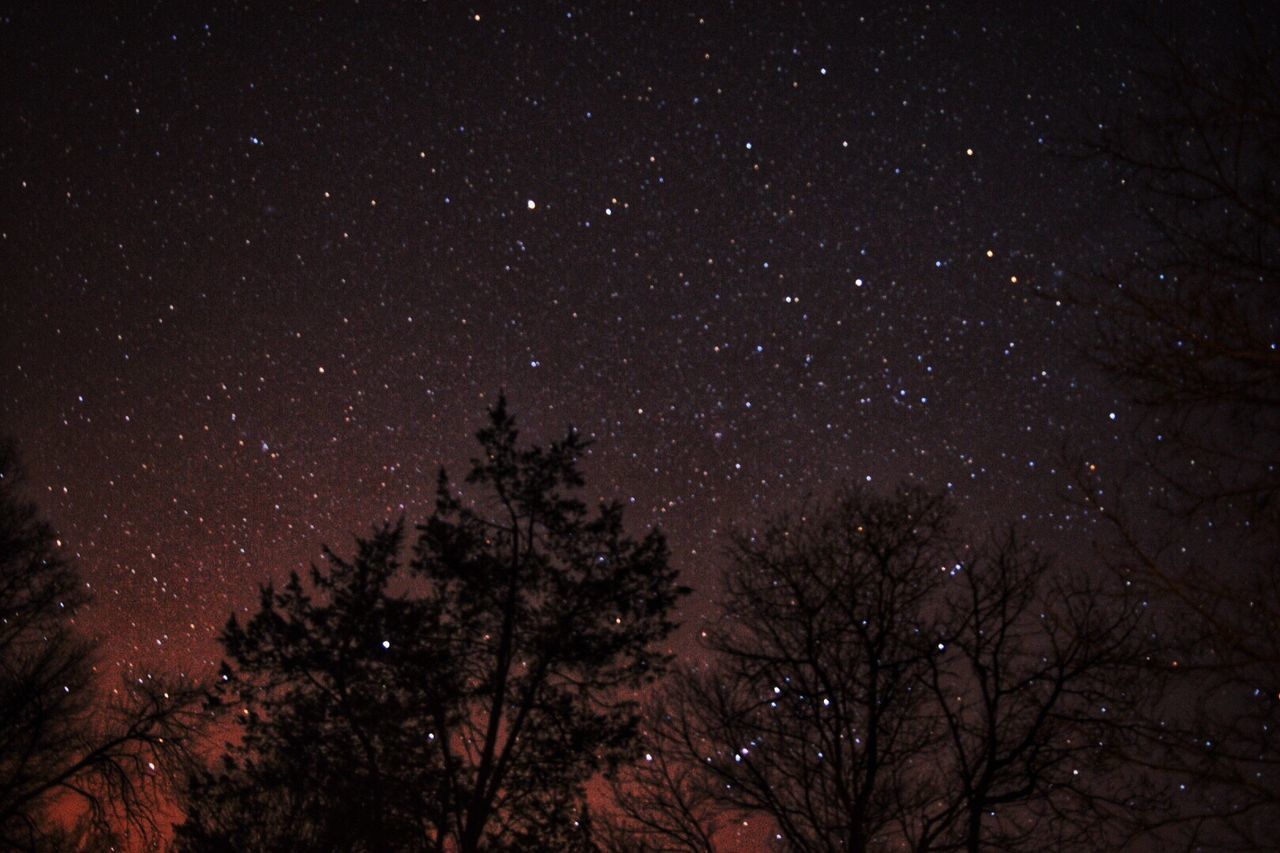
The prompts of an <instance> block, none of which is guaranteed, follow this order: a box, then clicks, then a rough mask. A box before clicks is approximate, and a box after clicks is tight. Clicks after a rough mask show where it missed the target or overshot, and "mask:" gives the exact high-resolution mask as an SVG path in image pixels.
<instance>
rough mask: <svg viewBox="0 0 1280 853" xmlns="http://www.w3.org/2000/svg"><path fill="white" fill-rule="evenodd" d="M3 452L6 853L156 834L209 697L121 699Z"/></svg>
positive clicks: (159, 688)
mask: <svg viewBox="0 0 1280 853" xmlns="http://www.w3.org/2000/svg"><path fill="white" fill-rule="evenodd" d="M20 483H21V472H20V469H19V466H18V463H17V459H16V454H15V453H14V451H13V448H12V445H10V444H4V445H2V446H0V845H2V846H5V847H7V848H12V849H16V850H28V849H29V850H37V849H50V848H51V847H52V846H54V845H56V844H58V843H61V842H60V841H59V839H63V840H65V839H66V838H68V837H71V836H68V834H67V833H68V832H71V833H72V835H75V834H76V832H77V830H76V829H75V828H74V827H66V826H62V825H60V824H59V822H58V820H57V819H56V818H54V817H53V816H52V815H51V810H52V809H53V808H54V807H55V806H57V805H60V804H65V808H64V809H63V810H62V813H63V814H73V815H75V814H78V815H79V816H80V818H81V821H80V826H79V828H78V834H79V836H80V837H81V838H82V839H87V838H90V837H92V836H99V837H103V836H109V837H120V836H130V835H132V836H134V837H138V836H141V837H143V838H148V837H154V836H155V834H156V833H157V831H158V829H159V827H158V825H157V814H158V812H159V809H160V808H161V807H162V805H163V803H164V799H163V797H164V794H165V792H166V790H167V788H168V784H169V783H170V782H171V781H172V780H173V779H174V778H175V776H176V775H177V774H179V773H180V772H182V768H183V766H184V764H185V762H186V760H187V758H188V750H189V749H190V747H191V746H192V744H193V741H194V739H195V737H196V736H197V734H198V732H199V729H200V725H201V719H200V716H199V707H200V694H199V692H198V691H197V689H196V687H195V686H194V685H191V684H183V683H174V684H167V683H165V681H164V680H163V679H158V678H146V679H142V680H140V681H135V682H132V683H129V682H126V683H124V684H123V685H122V686H121V687H120V688H118V689H116V690H114V691H108V690H106V689H105V687H104V686H103V685H102V684H101V683H100V679H98V678H97V676H96V675H95V673H94V670H93V646H92V644H91V643H89V642H87V641H86V640H84V639H82V638H81V637H79V636H78V635H77V633H76V632H75V630H74V628H73V625H72V617H73V616H74V614H75V612H76V610H77V608H79V607H80V606H82V605H83V604H84V603H85V601H86V600H87V595H86V593H85V587H84V585H83V584H82V583H80V581H79V576H78V573H77V572H76V570H75V567H74V566H73V565H72V564H70V563H69V562H67V561H66V560H65V559H64V558H63V557H62V556H61V554H59V552H58V547H57V538H56V535H55V534H54V532H53V530H52V528H50V527H49V526H48V525H47V524H46V523H44V522H43V521H41V520H40V518H39V516H38V515H37V513H36V510H35V507H34V506H33V505H32V504H30V503H29V502H27V501H25V500H24V499H23V498H22V496H21V493H20Z"/></svg>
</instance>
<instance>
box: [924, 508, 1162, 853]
mask: <svg viewBox="0 0 1280 853" xmlns="http://www.w3.org/2000/svg"><path fill="white" fill-rule="evenodd" d="M948 574H949V575H951V576H952V579H951V580H950V581H949V582H948V584H947V592H946V598H947V600H946V602H945V604H944V605H943V609H944V612H945V613H946V614H947V625H946V627H945V629H944V630H943V632H942V633H943V635H944V636H945V637H946V640H945V647H944V646H943V645H941V644H940V646H939V649H938V654H937V655H935V656H933V657H932V658H931V659H930V664H931V666H930V671H929V679H928V689H929V691H930V693H931V694H932V695H931V701H930V705H931V711H932V713H934V714H936V715H937V716H938V718H939V719H940V721H941V724H942V728H943V733H944V734H943V736H942V738H941V739H940V742H939V745H938V747H937V749H936V750H935V751H933V752H932V754H931V755H930V763H931V764H932V765H933V767H934V770H933V772H934V773H935V774H937V776H938V777H939V778H940V779H941V780H942V788H943V794H942V795H941V796H938V797H936V798H935V799H933V800H932V801H930V802H928V803H926V804H925V806H924V808H923V809H918V810H913V809H906V808H904V809H903V810H902V815H903V817H904V818H905V819H906V820H905V822H904V824H903V827H902V829H903V835H904V837H906V838H908V839H911V842H912V843H911V846H912V847H913V849H917V850H952V849H964V850H970V851H976V850H980V849H1005V850H1012V849H1023V848H1028V847H1036V846H1043V845H1045V844H1046V843H1052V844H1053V845H1054V846H1055V847H1056V848H1058V849H1063V848H1067V847H1071V846H1074V847H1078V848H1083V849H1096V848H1097V847H1098V846H1099V845H1102V844H1104V841H1105V839H1108V838H1110V839H1111V843H1112V844H1117V843H1118V842H1119V840H1122V839H1123V838H1124V837H1125V836H1124V834H1123V833H1124V832H1126V831H1127V830H1128V828H1129V826H1128V825H1129V824H1130V823H1131V819H1132V818H1134V817H1136V816H1137V815H1136V814H1135V812H1137V813H1140V814H1142V815H1146V814H1149V813H1151V811H1152V809H1153V807H1154V806H1157V805H1158V802H1157V801H1155V800H1154V799H1153V798H1152V797H1151V796H1150V792H1149V790H1148V786H1147V785H1146V784H1145V782H1146V780H1145V779H1141V778H1127V777H1126V774H1125V773H1124V769H1125V768H1124V761H1125V759H1124V755H1125V753H1124V752H1123V750H1122V749H1121V747H1122V746H1123V745H1124V744H1127V743H1128V742H1129V741H1130V736H1129V734H1128V731H1127V727H1128V724H1129V721H1130V720H1131V718H1132V714H1133V712H1134V710H1135V709H1136V708H1137V707H1139V706H1140V705H1141V704H1142V703H1143V702H1144V701H1146V699H1147V697H1148V691H1149V689H1150V686H1151V685H1150V684H1149V681H1148V680H1147V679H1146V678H1144V675H1145V673H1144V671H1143V670H1144V666H1143V662H1144V660H1145V656H1146V652H1147V650H1148V647H1149V645H1150V641H1149V636H1148V635H1147V634H1146V623H1147V619H1146V616H1145V613H1144V608H1143V607H1142V604H1141V602H1139V601H1137V600H1134V599H1133V598H1132V597H1131V596H1124V595H1116V594H1114V592H1113V591H1111V590H1108V589H1106V588H1105V587H1104V585H1103V584H1102V583H1101V582H1100V581H1097V580H1093V579H1090V578H1089V577H1088V576H1087V575H1085V574H1083V573H1078V574H1073V575H1070V576H1068V575H1065V574H1063V573H1060V572H1057V571H1055V570H1054V567H1053V565H1052V563H1051V562H1050V561H1049V560H1048V559H1046V558H1045V557H1043V556H1042V555H1040V554H1038V553H1036V552H1035V551H1032V550H1030V549H1028V548H1027V547H1025V546H1024V545H1023V544H1022V543H1020V542H1019V541H1018V539H1017V537H1016V536H1015V535H1014V534H1013V533H1010V534H1008V535H1007V536H1006V537H1005V538H1003V539H1001V540H997V541H994V542H992V543H989V544H988V546H987V547H985V548H980V549H976V551H975V552H974V553H972V554H971V555H968V556H967V558H966V559H964V560H963V562H957V563H956V564H955V565H953V566H952V568H951V570H950V571H949V572H948Z"/></svg>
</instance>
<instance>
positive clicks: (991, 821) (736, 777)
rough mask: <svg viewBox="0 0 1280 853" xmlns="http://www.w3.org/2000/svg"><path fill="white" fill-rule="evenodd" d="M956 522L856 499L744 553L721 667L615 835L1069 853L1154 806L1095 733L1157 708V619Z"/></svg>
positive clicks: (680, 842) (684, 704) (776, 525)
mask: <svg viewBox="0 0 1280 853" xmlns="http://www.w3.org/2000/svg"><path fill="white" fill-rule="evenodd" d="M949 515H950V510H949V506H948V503H947V501H946V500H945V499H944V498H943V497H942V496H939V495H935V494H930V493H927V492H923V491H919V490H901V491H899V492H897V493H896V494H894V495H892V496H889V497H876V496H872V495H869V494H867V493H865V492H861V491H857V490H848V491H845V492H844V493H842V494H841V495H840V496H839V497H838V498H837V499H836V500H835V501H833V502H831V503H829V504H825V505H815V506H810V507H807V508H806V509H805V511H804V512H803V513H801V514H798V515H792V516H784V517H782V518H780V519H778V520H776V521H774V522H772V523H771V524H769V525H768V526H767V527H766V528H765V529H764V530H763V531H761V532H758V533H755V534H753V535H746V534H740V535H738V536H737V537H736V539H735V543H734V548H733V565H732V567H731V569H730V570H729V572H728V573H727V574H726V577H725V586H726V596H725V606H724V612H723V615H722V617H721V618H720V620H719V621H718V622H717V623H716V624H715V625H714V626H713V627H712V628H711V629H709V630H708V632H707V635H708V636H707V646H708V649H709V651H710V652H711V653H712V655H711V662H710V663H709V664H708V666H707V668H705V669H701V670H693V669H690V670H688V671H686V672H684V673H682V675H681V676H680V677H678V678H676V679H675V680H674V681H673V682H672V684H671V687H670V689H669V692H668V696H667V698H666V702H665V704H664V705H662V706H661V708H660V709H659V713H658V714H657V715H655V716H653V717H651V718H650V719H649V720H648V725H647V729H646V738H645V741H644V745H643V748H644V749H645V750H647V754H646V755H645V761H644V762H643V763H642V764H641V767H640V769H639V770H638V771H636V772H635V773H634V774H632V775H631V776H630V777H628V778H627V779H626V780H625V782H624V783H620V784H619V785H618V786H617V787H616V788H615V796H616V797H617V799H618V806H619V808H618V812H619V813H620V816H616V817H615V818H614V820H615V823H616V824H617V826H618V827H619V829H620V830H621V831H624V832H629V833H630V834H631V835H633V836H634V837H637V838H640V839H643V840H644V842H645V844H646V846H645V847H644V849H651V850H665V849H677V850H707V849H712V848H713V844H712V843H711V840H710V839H713V837H714V834H715V832H716V831H717V827H715V826H713V825H710V824H709V823H708V818H710V817H717V816H718V817H721V818H723V816H725V815H730V816H733V817H742V816H755V817H763V818H766V819H767V820H770V821H772V823H773V824H774V825H775V826H776V841H777V842H778V846H780V847H782V848H784V849H794V850H853V851H866V850H876V849H888V848H898V847H902V846H906V847H908V848H909V849H913V850H961V849H968V850H977V849H990V848H993V847H1000V848H1001V849H1019V848H1020V847H1027V846H1037V845H1042V844H1044V843H1046V841H1051V842H1052V843H1056V844H1057V845H1058V846H1062V847H1066V846H1069V845H1070V844H1071V843H1072V842H1073V841H1080V840H1081V839H1080V833H1079V832H1078V830H1079V829H1080V828H1081V827H1082V826H1083V827H1089V828H1091V829H1094V830H1096V829H1097V828H1098V826H1100V825H1101V824H1102V823H1103V821H1104V820H1106V819H1108V818H1111V817H1113V816H1114V814H1115V812H1114V810H1112V809H1111V808H1110V806H1112V805H1113V804H1114V805H1116V806H1118V807H1128V806H1131V805H1136V804H1137V803H1136V801H1135V800H1134V799H1133V798H1130V797H1126V796H1122V795H1121V794H1120V792H1121V790H1122V789H1121V788H1120V787H1119V780H1117V778H1116V776H1115V773H1114V770H1115V768H1114V762H1113V760H1112V759H1111V758H1110V755H1111V753H1110V752H1109V751H1108V750H1106V749H1103V748H1101V747H1100V746H1099V742H1100V739H1101V735H1100V734H1099V727H1100V726H1102V725H1103V724H1104V722H1105V720H1103V719H1099V718H1101V717H1105V715H1107V714H1108V713H1110V714H1112V715H1115V716H1119V715H1120V713H1121V711H1122V710H1123V708H1124V707H1125V703H1127V702H1129V701H1136V700H1137V698H1139V697H1138V696H1137V689H1138V688H1137V686H1136V685H1131V684H1126V683H1125V681H1124V679H1123V678H1122V676H1124V675H1126V674H1128V673H1130V672H1132V671H1133V670H1134V660H1133V659H1134V657H1135V656H1136V655H1138V654H1139V653H1140V650H1141V644H1140V640H1141V638H1142V634H1141V631H1140V626H1141V624H1142V619H1143V617H1142V611H1141V608H1140V607H1138V606H1135V605H1132V604H1130V605H1125V604H1117V603H1115V602H1112V601H1109V600H1108V599H1106V598H1105V597H1104V596H1103V595H1102V591H1101V590H1100V589H1098V588H1096V587H1094V586H1091V585H1087V584H1084V583H1079V584H1077V585H1075V586H1074V587H1067V586H1065V585H1055V584H1054V576H1053V575H1052V573H1050V571H1049V567H1048V565H1047V563H1046V561H1044V560H1043V559H1042V558H1040V557H1039V556H1037V555H1036V554H1035V553H1034V552H1032V551H1030V550H1028V549H1026V548H1025V547H1023V546H1022V545H1021V544H1020V543H1018V542H1017V541H1016V540H1015V539H1012V538H1009V539H1007V540H1004V541H1002V542H1000V543H999V544H998V545H993V546H986V547H982V548H977V547H968V546H966V545H965V543H962V542H958V541H957V539H956V538H955V537H954V535H953V532H952V530H951V527H950V524H949V521H948V518H949ZM1110 734H1111V733H1110V732H1108V736H1110ZM709 803H714V804H715V806H717V807H718V808H711V807H709V805H708V804H709ZM1100 840H1101V836H1100V835H1097V834H1095V835H1093V836H1091V837H1090V838H1089V839H1087V840H1086V843H1085V844H1084V845H1083V846H1085V847H1096V845H1097V844H1098V843H1099V841H1100Z"/></svg>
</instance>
